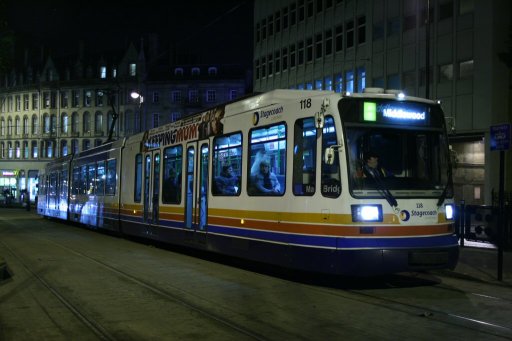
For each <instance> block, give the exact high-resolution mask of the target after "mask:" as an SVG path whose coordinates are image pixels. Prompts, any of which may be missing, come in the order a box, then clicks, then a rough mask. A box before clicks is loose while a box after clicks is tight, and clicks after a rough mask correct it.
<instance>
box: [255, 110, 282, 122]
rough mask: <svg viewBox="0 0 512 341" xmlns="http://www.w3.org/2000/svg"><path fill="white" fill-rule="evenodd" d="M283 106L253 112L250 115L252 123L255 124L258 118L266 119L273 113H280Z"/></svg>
mask: <svg viewBox="0 0 512 341" xmlns="http://www.w3.org/2000/svg"><path fill="white" fill-rule="evenodd" d="M283 110H284V109H283V107H282V106H280V107H279V108H274V109H270V110H262V111H261V112H257V111H256V112H254V115H253V116H252V124H253V125H257V124H258V122H259V121H260V118H262V119H267V118H270V117H272V116H274V115H278V114H281V113H282V112H283Z"/></svg>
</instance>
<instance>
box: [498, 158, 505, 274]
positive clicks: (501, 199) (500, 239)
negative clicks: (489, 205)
mask: <svg viewBox="0 0 512 341" xmlns="http://www.w3.org/2000/svg"><path fill="white" fill-rule="evenodd" d="M504 180H505V151H503V150H500V191H499V206H500V214H499V224H498V281H501V280H503V242H504V240H503V239H504V233H503V232H504V230H505V210H504V190H503V188H504V186H505V181H504Z"/></svg>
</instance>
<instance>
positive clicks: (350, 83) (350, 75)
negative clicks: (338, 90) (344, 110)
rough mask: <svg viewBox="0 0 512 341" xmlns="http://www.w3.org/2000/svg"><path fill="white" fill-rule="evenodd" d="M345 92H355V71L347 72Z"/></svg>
mask: <svg viewBox="0 0 512 341" xmlns="http://www.w3.org/2000/svg"><path fill="white" fill-rule="evenodd" d="M345 82H346V86H345V91H348V92H354V71H347V72H345Z"/></svg>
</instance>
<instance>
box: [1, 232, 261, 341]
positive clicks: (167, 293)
mask: <svg viewBox="0 0 512 341" xmlns="http://www.w3.org/2000/svg"><path fill="white" fill-rule="evenodd" d="M31 238H34V239H38V240H40V241H43V242H45V243H48V244H51V245H52V246H53V247H58V248H60V249H62V250H65V251H66V252H67V253H70V254H73V255H74V256H76V257H79V258H81V259H86V260H87V261H89V262H93V263H94V264H96V265H97V266H100V267H101V268H103V269H105V270H106V271H108V272H110V273H111V274H115V275H116V276H118V277H121V278H123V279H124V280H125V281H127V282H129V283H131V284H132V285H136V286H137V287H139V288H143V289H144V290H147V291H149V292H151V293H152V294H154V295H157V296H158V297H159V298H160V299H161V300H166V301H169V302H172V303H174V304H179V305H181V306H182V307H184V308H185V309H187V310H191V311H193V312H194V313H196V314H199V315H201V316H203V317H204V318H205V319H209V320H212V321H214V323H216V324H220V325H222V326H223V328H225V329H228V330H232V331H233V332H234V333H237V334H238V335H243V336H244V337H246V338H248V339H254V340H266V339H267V338H266V337H265V336H263V335H260V334H259V333H258V332H257V331H253V330H249V329H248V328H245V327H243V326H241V325H239V324H237V323H236V322H235V321H233V320H230V319H228V318H225V317H223V316H221V315H222V314H219V313H218V312H215V311H213V310H208V309H206V308H204V307H202V306H201V305H200V304H196V303H194V302H193V301H194V299H195V300H197V299H199V300H204V299H205V298H204V297H193V298H191V297H190V296H191V293H189V292H185V291H183V290H182V289H180V288H178V287H172V288H171V289H169V288H167V289H163V288H160V287H158V286H156V285H154V284H152V283H150V282H148V281H145V280H143V279H141V278H139V277H137V276H135V275H132V274H130V273H128V272H126V271H123V270H120V268H116V267H114V266H112V265H109V264H107V263H106V262H103V261H101V260H99V259H97V258H95V257H92V256H89V255H87V254H85V253H82V252H80V251H77V250H74V249H71V248H69V247H67V246H66V245H64V244H61V243H59V242H56V241H54V240H50V239H48V238H44V237H37V236H34V235H32V236H31ZM0 245H1V246H2V247H3V248H4V249H5V250H7V251H8V252H9V253H10V254H11V257H12V258H14V259H15V260H16V261H17V262H18V263H19V264H20V265H21V267H22V268H23V269H24V270H25V271H26V272H27V273H28V274H29V275H30V276H31V277H32V278H33V279H35V280H36V281H37V283H39V284H40V285H41V286H42V287H44V288H45V289H46V290H47V291H48V292H50V293H51V294H52V295H53V296H54V297H56V298H57V299H58V301H59V302H60V303H61V304H62V305H63V306H64V307H65V308H66V309H67V310H68V311H70V312H71V313H72V314H73V315H74V316H76V318H77V319H78V320H79V321H81V323H82V324H83V325H85V326H86V327H87V328H88V329H90V330H91V331H92V332H93V333H94V334H95V335H96V336H97V337H98V338H99V339H101V340H117V339H118V338H117V337H115V336H114V335H113V332H110V331H109V330H108V329H107V328H106V327H104V326H103V325H102V324H101V323H100V322H99V321H97V320H96V319H94V318H93V317H91V314H90V313H88V312H86V311H85V310H84V309H81V308H79V307H78V305H77V304H76V303H74V302H73V300H72V299H69V298H68V297H67V295H66V294H65V293H64V292H63V290H61V289H59V288H58V285H54V284H53V283H52V282H51V280H48V279H46V278H45V276H44V275H40V274H38V272H37V270H34V269H33V268H32V267H31V266H30V265H29V262H27V261H24V260H23V259H22V256H20V255H18V254H17V252H16V251H15V250H13V249H12V248H11V247H9V245H8V244H6V243H5V242H3V241H0ZM205 306H207V304H205ZM217 310H218V309H217ZM225 315H229V314H225Z"/></svg>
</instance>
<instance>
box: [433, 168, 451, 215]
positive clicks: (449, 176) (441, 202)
mask: <svg viewBox="0 0 512 341" xmlns="http://www.w3.org/2000/svg"><path fill="white" fill-rule="evenodd" d="M448 188H453V179H452V167H448V181H447V182H446V186H444V189H443V193H441V196H440V197H439V199H438V200H437V207H439V206H441V205H442V204H443V202H444V200H445V199H446V194H447V193H448Z"/></svg>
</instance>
